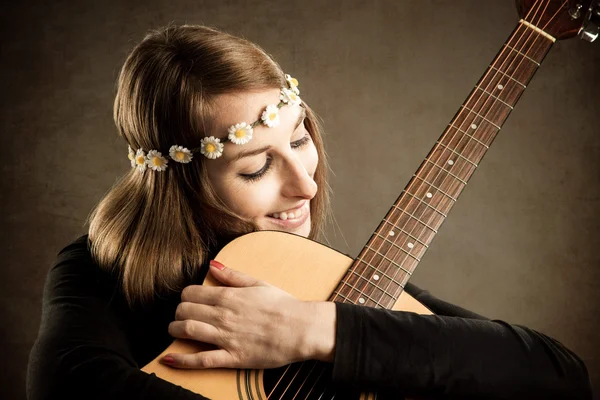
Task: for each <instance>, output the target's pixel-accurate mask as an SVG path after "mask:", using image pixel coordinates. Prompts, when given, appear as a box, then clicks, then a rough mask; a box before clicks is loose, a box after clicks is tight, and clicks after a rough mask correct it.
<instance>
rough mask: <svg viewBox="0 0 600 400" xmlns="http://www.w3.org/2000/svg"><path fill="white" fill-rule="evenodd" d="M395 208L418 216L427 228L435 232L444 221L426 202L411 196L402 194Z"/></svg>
mask: <svg viewBox="0 0 600 400" xmlns="http://www.w3.org/2000/svg"><path fill="white" fill-rule="evenodd" d="M397 208H399V209H401V210H404V211H405V212H409V211H410V212H409V214H410V215H413V216H418V219H419V220H420V221H421V222H422V223H424V224H426V225H427V227H428V228H430V229H433V230H434V232H435V233H437V231H438V229H439V228H440V226H441V225H442V223H443V222H444V220H445V218H444V216H443V215H441V214H440V213H438V212H435V211H432V210H430V208H429V207H428V205H427V203H422V202H419V201H416V200H413V198H411V197H408V196H404V197H402V198H401V199H400V202H399V203H398V206H397Z"/></svg>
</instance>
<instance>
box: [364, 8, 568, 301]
mask: <svg viewBox="0 0 600 400" xmlns="http://www.w3.org/2000/svg"><path fill="white" fill-rule="evenodd" d="M566 3H567V1H565V2H564V3H563V4H562V5H561V6H560V7H559V8H558V10H557V11H556V12H555V13H554V15H553V16H552V17H551V18H550V19H549V20H548V22H547V23H546V24H545V25H544V26H543V27H542V30H543V29H545V28H546V27H547V26H548V24H549V23H550V22H551V21H552V20H553V19H554V18H555V17H556V15H557V14H558V12H559V11H560V10H561V9H562V8H563V7H564V5H565V4H566ZM540 7H541V6H540ZM547 7H548V3H546V6H545V7H544V9H543V10H542V13H541V15H540V21H541V18H542V16H543V15H544V14H545V13H546V9H547ZM538 10H539V8H538ZM536 15H537V11H536V12H535V13H534V16H533V17H532V21H535V18H536ZM526 18H527V17H526ZM540 21H538V22H540ZM521 27H523V24H521V26H519V27H518V28H517V29H516V30H515V34H514V35H513V36H512V37H511V38H510V39H509V40H508V44H510V43H511V41H512V39H514V38H517V40H516V45H515V46H514V47H513V48H515V49H516V48H517V47H518V44H519V42H520V40H521V39H522V38H523V37H524V35H523V34H521V35H520V36H518V35H517V32H518V30H519V29H520V28H521ZM529 29H530V31H529V34H528V35H527V38H526V39H525V41H524V42H523V45H522V46H521V47H520V49H519V50H524V53H523V54H527V52H528V51H530V50H531V49H533V48H534V46H535V45H536V42H537V40H538V39H539V38H542V42H543V39H544V37H543V36H542V35H541V34H539V33H538V32H536V31H534V30H533V29H531V28H529ZM525 32H527V28H525ZM532 36H533V41H532V42H531V46H530V47H529V48H528V49H525V46H527V44H528V42H529V39H530V38H531V37H532ZM546 54H547V51H546ZM501 56H502V52H501V53H500V55H499V56H498V57H497V59H498V60H499V59H500V57H501ZM544 56H545V55H544ZM507 59H508V58H507ZM507 59H505V60H504V61H503V62H502V64H501V66H500V69H501V68H502V67H503V65H504V63H505V62H506V61H507ZM516 60H517V57H516V56H515V57H514V58H513V59H512V60H511V61H510V63H509V66H508V68H509V69H510V67H512V64H513V63H514V62H515V61H516ZM524 60H525V57H522V58H521V59H520V61H519V62H518V64H517V66H516V68H515V70H514V72H516V71H518V68H519V67H520V66H521V64H522V63H523V61H524ZM536 62H537V61H536ZM494 65H495V63H494ZM537 68H539V63H538V66H537V67H536V72H537ZM509 69H507V71H508V70H509ZM497 75H498V73H497V72H496V73H495V74H494V76H493V77H492V79H491V80H490V81H489V82H488V84H487V85H486V87H485V89H486V90H487V91H488V92H490V91H489V90H488V89H489V87H490V85H491V84H492V82H493V81H494V79H495V78H496V76H497ZM514 76H515V75H510V78H514ZM532 76H533V75H532ZM485 79H486V76H485V75H484V78H483V80H482V81H481V82H482V83H483V82H484V81H485ZM501 79H502V77H501V78H500V80H499V82H501ZM478 86H479V85H478ZM479 88H480V87H479ZM480 89H481V88H480ZM476 90H477V86H476V88H475V90H474V91H476ZM484 93H485V92H484ZM482 98H483V94H481V95H480V96H479V98H478V99H477V101H476V102H475V106H477V104H478V103H479V101H480V100H481V99H482ZM470 99H471V96H470V97H469V98H468V99H467V101H466V103H468V102H469V101H470ZM490 99H492V105H491V106H490V108H489V109H488V110H487V111H486V112H485V115H483V116H482V118H485V117H487V116H488V114H489V112H490V110H491V109H492V107H493V106H494V105H495V104H496V102H497V101H498V99H496V98H495V97H491V96H488V97H487V98H486V99H485V101H484V102H483V104H482V106H481V108H480V109H479V110H478V111H477V112H476V113H475V112H474V114H475V115H476V116H477V115H479V114H480V111H481V110H483V109H484V107H485V105H486V103H487V102H488V101H489V100H490ZM515 104H516V103H515ZM473 108H476V107H473ZM459 115H460V113H459ZM509 115H510V111H509ZM507 118H508V115H507ZM473 120H475V119H473ZM465 121H466V119H465ZM463 122H464V121H463ZM461 127H462V123H461ZM476 129H477V128H476ZM499 131H500V130H499V129H498V131H497V132H496V133H495V134H494V135H496V134H497V133H498V132H499ZM457 132H458V130H457ZM457 132H455V133H454V134H453V137H452V140H453V139H454V136H455V135H456V133H457ZM464 136H465V135H463V136H462V137H461V138H460V140H459V143H458V144H459V145H460V143H461V142H462V140H463V139H464ZM494 138H495V136H494V137H493V138H492V141H493V140H494ZM452 140H451V141H450V143H451V142H452ZM441 141H442V142H443V137H442V140H441ZM469 141H470V138H469V139H467V146H468V144H469ZM490 144H491V142H490ZM465 147H466V146H465ZM456 148H458V146H457V147H456ZM445 151H447V150H446V149H444V150H443V151H442V154H443V153H444V152H445ZM461 152H462V150H461ZM459 154H462V153H460V152H459ZM484 155H485V153H484ZM482 158H483V156H482ZM439 159H441V156H440V158H438V160H439ZM434 165H436V166H437V164H435V163H434ZM465 165H467V164H466V163H465V164H463V166H462V167H461V168H460V170H459V172H458V176H460V174H461V173H462V172H463V169H464V167H465ZM438 167H439V166H438ZM439 168H440V171H439V172H438V175H437V176H436V178H435V179H437V177H438V176H439V175H440V174H441V170H442V169H443V168H442V167H439ZM430 172H431V171H430ZM473 172H474V170H473ZM448 176H449V175H448V174H446V175H445V176H444V177H443V179H442V183H441V184H440V187H443V184H444V182H445V181H446V179H447V178H448ZM435 179H434V180H433V181H432V182H435ZM421 185H422V184H421ZM429 189H431V187H430V188H429ZM461 190H462V189H461ZM412 201H413V199H410V200H409V202H408V203H409V204H410V202H412ZM426 204H427V203H426ZM425 210H427V208H425ZM423 215H425V211H423V213H422V214H421V216H420V217H422V216H423ZM432 215H435V214H432ZM430 219H431V216H430V218H429V219H428V220H427V223H430ZM419 221H420V218H419ZM442 222H443V221H442ZM394 225H395V224H394ZM388 250H389V249H388ZM373 257H374V256H373ZM407 258H408V256H407V257H405V259H404V260H403V262H402V264H403V263H404V261H405V260H406V259H407ZM390 284H391V281H390V282H389V283H388V286H387V287H386V289H385V291H386V292H387V290H388V289H389V286H390ZM381 297H383V296H381ZM381 297H380V300H381Z"/></svg>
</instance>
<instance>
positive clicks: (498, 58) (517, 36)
mask: <svg viewBox="0 0 600 400" xmlns="http://www.w3.org/2000/svg"><path fill="white" fill-rule="evenodd" d="M534 9H535V7H534V8H532V9H531V10H534ZM538 10H539V8H538ZM530 12H531V11H530ZM536 13H537V11H536ZM527 17H528V16H526V17H525V18H527ZM534 19H535V16H534V18H533V19H532V20H534ZM521 27H523V25H522V24H521V26H520V27H518V28H517V29H516V30H515V31H516V32H515V33H514V34H513V35H512V38H510V39H514V38H518V39H517V43H518V42H519V40H520V39H521V38H522V37H523V33H519V29H520V28H521ZM524 33H527V30H526V29H525V31H524ZM532 33H533V32H529V35H528V38H527V40H526V41H525V43H527V41H528V40H529V38H530V37H531V35H532ZM510 39H509V41H508V43H509V44H510V43H511V40H510ZM535 40H537V38H536V39H535ZM535 40H534V43H535ZM505 50H506V48H503V50H502V51H501V53H500V55H499V56H498V57H497V61H499V60H501V59H502V56H503V53H504V51H505ZM509 54H510V53H509ZM507 60H508V57H507V58H506V59H504V60H503V62H502V64H501V66H500V67H501V68H502V67H503V66H504V63H506V61H507ZM515 60H516V57H515V58H514V59H513V60H511V62H510V65H512V63H513V62H514V61H515ZM521 62H522V60H521ZM493 65H494V66H495V65H497V62H496V63H494V64H493ZM510 65H509V67H510ZM519 65H520V63H519ZM515 71H516V70H515ZM489 74H490V71H489V69H488V72H487V73H486V74H485V75H484V78H483V79H482V82H484V81H485V79H486V78H487V76H488V75H489ZM497 75H498V73H497V72H496V73H494V74H493V77H492V79H491V80H490V81H489V83H488V84H487V85H486V87H485V88H486V89H489V86H490V85H491V82H493V81H494V79H495V78H496V76H497ZM479 87H480V86H479ZM476 91H477V90H476V89H475V90H474V91H473V94H472V95H471V96H470V97H469V98H468V99H467V101H466V102H465V104H468V103H469V101H470V100H471V98H473V97H474V93H475V92H476ZM481 98H482V95H480V96H479V98H478V99H477V101H476V103H475V105H477V104H478V103H479V101H480V100H481ZM487 100H489V97H488V99H486V101H485V102H484V104H483V106H482V107H481V108H480V110H478V112H477V113H474V114H476V115H477V114H479V111H481V109H483V107H484V106H485V104H486V103H487ZM492 101H493V103H492V105H493V104H495V100H492ZM490 109H491V108H490ZM463 110H464V109H463ZM462 112H464V111H461V112H460V113H459V114H458V115H459V116H460V114H461V113H462ZM488 113H489V110H488V111H487V112H486V115H485V116H487V114H488ZM469 115H470V112H469V113H467V117H468V116H469ZM463 123H464V121H463ZM461 127H462V123H461ZM457 132H458V131H457ZM455 134H456V132H455ZM463 138H464V135H463V137H461V139H460V141H459V145H460V143H461V142H462V139H463ZM452 139H454V135H453V137H452ZM468 140H470V138H469V139H468ZM442 142H443V138H442ZM451 142H452V140H450V143H451ZM467 143H468V141H467ZM457 148H458V147H457ZM444 151H445V150H442V154H443V152H444ZM435 165H437V164H435ZM441 169H442V168H440V172H441ZM461 171H462V168H461ZM430 172H431V171H430ZM428 175H429V174H428ZM438 175H439V173H438ZM427 177H428V176H427ZM427 177H426V178H427ZM446 177H447V175H446ZM446 177H445V178H446ZM445 178H444V180H445ZM435 179H437V177H436V178H435ZM435 179H434V181H435ZM443 183H444V181H443V182H442V185H441V186H443ZM420 186H422V184H421V185H420ZM419 189H420V188H419ZM417 192H418V190H417ZM411 232H412V230H411ZM382 243H383V240H382ZM407 257H408V256H407ZM367 265H369V264H368V263H367ZM375 270H376V271H377V269H375ZM390 283H391V281H390ZM390 283H388V287H389V284H390Z"/></svg>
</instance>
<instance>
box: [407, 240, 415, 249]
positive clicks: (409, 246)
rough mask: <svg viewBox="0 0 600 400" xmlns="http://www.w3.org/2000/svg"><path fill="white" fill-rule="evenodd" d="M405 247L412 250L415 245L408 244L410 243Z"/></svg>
mask: <svg viewBox="0 0 600 400" xmlns="http://www.w3.org/2000/svg"><path fill="white" fill-rule="evenodd" d="M407 246H408V248H409V249H412V248H413V247H415V245H414V244H412V243H410V242H408V244H407Z"/></svg>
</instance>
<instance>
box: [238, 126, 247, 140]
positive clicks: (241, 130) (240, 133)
mask: <svg viewBox="0 0 600 400" xmlns="http://www.w3.org/2000/svg"><path fill="white" fill-rule="evenodd" d="M244 136H246V130H245V129H243V128H242V129H238V130H237V131H235V137H236V138H238V139H240V138H243V137H244Z"/></svg>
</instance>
